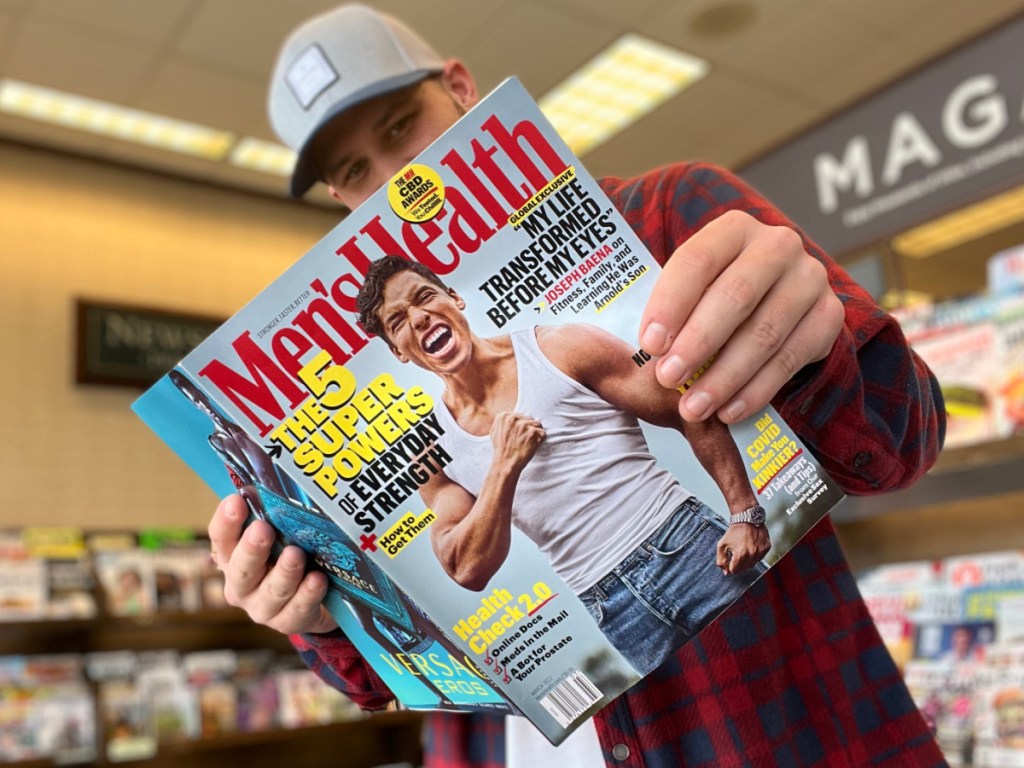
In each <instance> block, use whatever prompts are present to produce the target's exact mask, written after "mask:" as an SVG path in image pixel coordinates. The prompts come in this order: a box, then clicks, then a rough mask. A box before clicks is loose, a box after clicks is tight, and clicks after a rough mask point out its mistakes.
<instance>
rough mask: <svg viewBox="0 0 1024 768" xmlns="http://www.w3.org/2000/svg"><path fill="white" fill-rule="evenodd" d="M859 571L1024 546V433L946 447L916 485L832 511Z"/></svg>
mask: <svg viewBox="0 0 1024 768" xmlns="http://www.w3.org/2000/svg"><path fill="white" fill-rule="evenodd" d="M832 519H833V521H834V522H835V523H836V529H837V531H838V532H839V537H840V540H841V541H842V543H843V548H844V550H845V551H846V553H847V557H848V559H849V560H850V563H851V565H852V566H853V567H854V568H855V569H862V568H867V567H870V566H874V565H881V564H885V563H893V562H907V561H912V560H926V559H937V558H942V557H949V556H953V555H966V554H976V553H980V552H991V551H997V550H1005V549H1017V548H1024V436H1015V437H1012V438H1007V439H1005V440H998V441H993V442H990V443H983V444H980V445H976V446H964V447H961V448H955V449H950V450H948V451H945V452H944V453H943V455H942V456H941V457H940V458H939V460H938V461H937V462H936V464H935V466H934V467H933V468H932V470H931V471H930V472H929V473H928V474H927V475H926V476H925V477H923V478H922V479H921V480H920V481H919V482H918V483H916V484H915V485H914V486H912V487H910V488H908V489H906V490H903V491H897V492H895V493H890V494H883V495H880V496H865V497H856V498H855V497H849V498H847V499H845V500H843V501H842V502H841V503H840V504H839V505H838V506H837V507H836V508H835V509H834V510H833V511H832Z"/></svg>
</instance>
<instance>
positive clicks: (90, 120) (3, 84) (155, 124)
mask: <svg viewBox="0 0 1024 768" xmlns="http://www.w3.org/2000/svg"><path fill="white" fill-rule="evenodd" d="M0 111H3V112H7V113H9V114H12V115H17V116H19V117H25V118H30V119H33V120H40V121H43V122H47V123H52V124H54V125H60V126H64V127H66V128H73V129H77V130H80V131H86V132H88V133H92V134H95V135H97V136H106V137H109V138H115V139H121V140H123V141H131V142H134V143H136V144H144V145H146V146H150V147H157V148H160V149H166V150H170V151H173V152H180V153H183V154H187V155H193V156H196V157H205V158H208V159H210V160H222V159H224V157H225V156H226V154H227V152H228V149H229V148H230V147H231V145H232V144H233V143H234V141H235V135H234V134H233V133H230V132H228V131H221V130H217V129H214V128H208V127H206V126H203V125H197V124H195V123H189V122H185V121H183V120H174V119H171V118H169V117H163V116H161V115H154V114H151V113H148V112H142V111H140V110H136V109H129V108H127V107H122V106H118V105H116V104H110V103H108V102H104V101H98V100H96V99H89V98H86V97H84V96H76V95H74V94H70V93H63V92H61V91H55V90H52V89H50V88H43V87H40V86H37V85H31V84H29V83H23V82H19V81H17V80H3V81H0Z"/></svg>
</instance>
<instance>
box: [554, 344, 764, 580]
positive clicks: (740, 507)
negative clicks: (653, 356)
mask: <svg viewBox="0 0 1024 768" xmlns="http://www.w3.org/2000/svg"><path fill="white" fill-rule="evenodd" d="M538 340H539V342H540V344H541V349H542V351H543V352H544V354H545V355H547V356H548V358H549V359H550V360H551V361H552V362H553V363H554V364H555V365H557V366H558V367H559V368H560V369H561V370H562V371H563V372H565V373H566V374H568V375H569V376H571V377H573V378H574V379H575V380H576V381H578V382H579V383H581V384H583V385H584V386H586V387H588V388H590V389H591V390H593V391H594V392H595V393H596V394H598V395H600V396H601V397H602V398H604V399H605V400H607V401H608V402H609V403H611V404H612V405H614V406H616V407H617V408H620V409H621V410H623V411H625V412H627V413H630V414H632V415H633V416H635V417H636V418H638V419H640V420H642V421H646V422H648V423H649V424H654V425H656V426H661V427H670V428H672V429H676V430H678V431H679V432H680V433H682V435H683V436H684V437H685V438H686V439H687V441H688V442H689V443H690V446H691V448H692V449H693V453H694V455H695V456H696V457H697V460H698V461H699V462H700V464H701V466H702V467H703V468H704V470H705V471H706V472H707V473H708V475H710V477H711V479H712V480H714V482H715V484H716V485H717V486H718V488H719V490H721V492H722V496H724V497H725V500H726V503H727V504H728V506H729V512H730V513H731V514H736V513H739V512H742V511H744V510H746V509H749V508H750V507H752V506H753V505H754V504H755V503H756V498H755V496H754V492H753V491H752V490H751V487H750V482H749V481H748V480H747V474H746V467H745V466H744V464H743V457H742V456H741V455H740V451H739V449H738V448H737V447H736V442H735V441H734V440H733V438H732V435H731V434H730V432H729V428H728V427H727V426H726V425H725V424H724V423H723V422H722V421H721V420H719V419H718V418H717V417H715V418H710V419H707V420H705V421H703V422H688V421H686V420H684V419H683V418H682V417H681V416H680V414H679V398H680V394H679V392H678V391H676V390H670V389H666V388H665V387H663V386H662V385H661V384H660V383H659V382H658V380H657V379H656V377H655V366H654V365H653V364H648V365H645V366H643V367H639V366H637V365H636V363H635V362H634V361H633V350H632V348H631V347H630V346H629V345H628V344H626V343H625V342H624V341H622V340H621V339H619V338H617V337H616V336H614V335H612V334H610V333H608V332H606V331H603V330H601V329H600V328H597V327H595V326H591V325H583V324H580V325H572V326H564V327H558V328H542V329H540V334H539V335H538ZM770 548H771V541H770V539H769V535H768V530H767V528H764V527H763V526H762V527H756V526H753V525H750V524H746V523H740V524H737V525H734V526H730V529H729V531H727V532H726V533H725V535H724V536H723V537H722V540H721V542H720V543H719V547H718V553H717V558H716V559H717V563H718V565H719V567H720V568H722V569H723V571H725V572H726V573H739V572H740V571H744V570H746V569H747V568H750V567H751V566H752V565H754V564H755V563H756V562H757V561H758V560H760V559H761V558H762V557H764V556H765V555H766V554H767V553H768V550H769V549H770Z"/></svg>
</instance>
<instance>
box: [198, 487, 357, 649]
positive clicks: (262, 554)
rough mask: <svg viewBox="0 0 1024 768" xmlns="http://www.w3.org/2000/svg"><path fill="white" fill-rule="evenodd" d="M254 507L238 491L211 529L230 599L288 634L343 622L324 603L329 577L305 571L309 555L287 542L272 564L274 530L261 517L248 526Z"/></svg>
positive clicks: (222, 505)
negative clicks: (287, 545)
mask: <svg viewBox="0 0 1024 768" xmlns="http://www.w3.org/2000/svg"><path fill="white" fill-rule="evenodd" d="M247 515H248V508H247V507H246V505H245V501H244V500H243V499H242V497H241V496H239V495H237V494H235V495H233V496H228V497H227V498H225V499H223V500H222V501H221V502H220V504H219V505H217V511H216V512H215V513H214V515H213V519H212V520H211V521H210V525H209V528H208V531H209V534H210V543H211V557H213V561H214V563H215V564H216V566H217V567H218V568H219V569H220V570H221V571H223V572H224V598H225V599H226V600H227V601H228V604H229V605H233V606H235V607H237V608H241V609H243V610H244V611H245V612H246V613H247V614H249V618H251V619H252V620H253V621H255V622H256V623H257V624H264V625H266V626H268V627H270V628H271V629H276V630H277V631H278V632H283V633H285V634H297V633H301V632H329V631H330V630H332V629H335V628H336V627H337V626H338V624H337V622H335V620H334V619H333V618H332V617H331V615H330V614H329V613H328V612H327V609H326V608H324V607H323V606H322V605H321V603H322V601H323V599H324V595H325V594H326V593H327V577H326V576H324V574H322V573H319V572H317V571H312V572H310V573H306V572H305V567H306V554H305V553H304V552H303V551H302V550H301V549H299V548H298V547H285V549H284V550H283V551H282V552H281V555H280V556H279V557H278V558H277V562H276V563H273V564H271V563H270V553H271V545H272V544H273V542H274V529H273V528H271V526H270V525H269V524H268V523H266V522H264V521H262V520H256V521H254V522H253V523H252V524H251V525H250V526H248V527H247V528H245V530H244V531H243V526H244V524H245V520H246V517H247Z"/></svg>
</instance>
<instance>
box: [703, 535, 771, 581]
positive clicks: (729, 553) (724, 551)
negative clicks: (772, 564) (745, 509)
mask: <svg viewBox="0 0 1024 768" xmlns="http://www.w3.org/2000/svg"><path fill="white" fill-rule="evenodd" d="M771 548H772V542H771V537H770V536H769V535H768V529H767V528H765V527H764V526H763V525H759V526H758V525H750V524H749V523H736V524H735V525H730V526H729V530H727V531H726V532H725V533H724V534H723V535H722V538H720V539H719V540H718V552H717V557H716V558H715V564H716V565H717V566H718V567H719V568H721V569H722V573H724V574H726V575H729V574H734V573H742V572H743V571H745V570H747V568H751V567H753V566H754V564H756V563H757V562H758V561H759V560H760V559H761V558H763V557H764V556H765V555H767V554H768V550H769V549H771Z"/></svg>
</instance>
